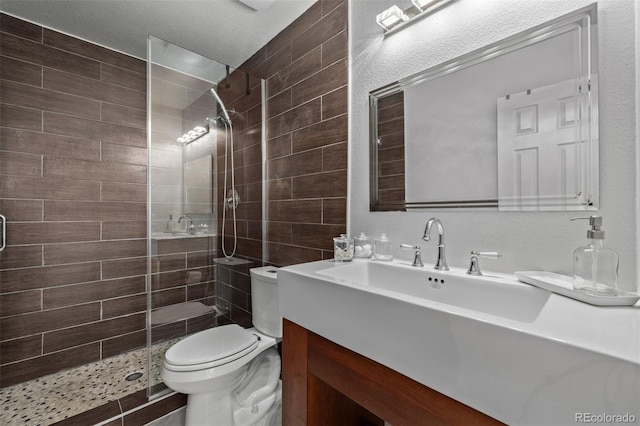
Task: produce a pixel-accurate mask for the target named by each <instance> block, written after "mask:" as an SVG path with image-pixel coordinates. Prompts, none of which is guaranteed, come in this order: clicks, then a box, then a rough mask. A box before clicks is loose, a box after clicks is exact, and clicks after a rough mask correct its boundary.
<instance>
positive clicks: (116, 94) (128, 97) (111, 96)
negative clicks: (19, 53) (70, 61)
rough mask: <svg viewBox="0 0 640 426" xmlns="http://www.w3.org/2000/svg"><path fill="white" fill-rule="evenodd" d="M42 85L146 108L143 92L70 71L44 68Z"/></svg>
mask: <svg viewBox="0 0 640 426" xmlns="http://www.w3.org/2000/svg"><path fill="white" fill-rule="evenodd" d="M43 86H44V88H45V89H51V90H56V91H60V92H62V93H69V94H71V95H78V96H84V97H87V98H89V99H95V100H98V101H103V102H109V103H112V104H116V105H121V106H126V107H131V108H136V109H138V110H143V111H144V110H146V105H147V99H146V95H145V92H141V91H138V90H131V89H127V88H126V87H122V86H116V85H114V84H107V83H103V82H100V81H95V80H94V79H92V78H86V77H81V76H77V75H73V74H71V73H66V72H61V71H57V70H53V69H49V68H45V69H44V73H43Z"/></svg>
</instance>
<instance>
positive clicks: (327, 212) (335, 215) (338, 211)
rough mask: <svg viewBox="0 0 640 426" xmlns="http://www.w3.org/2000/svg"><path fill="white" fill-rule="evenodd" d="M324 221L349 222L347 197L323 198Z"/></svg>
mask: <svg viewBox="0 0 640 426" xmlns="http://www.w3.org/2000/svg"><path fill="white" fill-rule="evenodd" d="M322 223H338V224H346V223H347V199H346V197H342V198H330V199H324V200H322Z"/></svg>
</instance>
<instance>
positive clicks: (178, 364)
mask: <svg viewBox="0 0 640 426" xmlns="http://www.w3.org/2000/svg"><path fill="white" fill-rule="evenodd" d="M259 341H260V338H259V337H258V336H257V335H255V334H254V333H251V332H250V331H247V330H245V329H244V328H242V327H240V326H239V325H237V324H229V325H223V326H221V327H215V328H211V329H208V330H205V331H201V332H198V333H196V334H194V335H191V336H189V337H187V338H186V339H183V340H181V341H180V342H178V343H176V344H175V345H173V346H172V347H171V348H169V350H168V351H167V352H166V353H165V357H164V367H165V368H166V369H168V370H171V371H196V370H204V369H208V368H212V367H216V366H219V365H224V364H228V363H230V362H232V361H235V360H237V359H238V358H242V357H243V356H245V355H247V354H249V353H251V352H253V351H254V350H256V348H257V347H258V343H259Z"/></svg>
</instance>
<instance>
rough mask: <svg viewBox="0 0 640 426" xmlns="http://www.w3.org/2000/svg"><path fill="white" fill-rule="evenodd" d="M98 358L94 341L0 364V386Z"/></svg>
mask: <svg viewBox="0 0 640 426" xmlns="http://www.w3.org/2000/svg"><path fill="white" fill-rule="evenodd" d="M99 359H100V343H98V342H96V343H91V344H88V345H84V346H79V347H77V348H73V349H69V350H66V351H61V352H56V353H53V354H48V355H44V356H40V357H38V358H32V359H29V360H26V361H21V362H18V363H15V364H9V365H3V366H0V377H2V382H0V387H7V386H11V385H15V384H17V383H22V382H26V381H28V380H32V379H36V378H38V377H42V376H45V375H47V374H51V373H55V372H58V371H60V370H64V369H67V368H72V367H77V366H79V365H84V364H88V363H90V362H93V361H98V360H99Z"/></svg>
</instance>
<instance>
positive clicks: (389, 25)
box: [376, 0, 454, 35]
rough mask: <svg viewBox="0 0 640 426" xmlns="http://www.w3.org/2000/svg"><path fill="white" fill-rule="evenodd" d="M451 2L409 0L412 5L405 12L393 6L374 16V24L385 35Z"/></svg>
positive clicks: (447, 0)
mask: <svg viewBox="0 0 640 426" xmlns="http://www.w3.org/2000/svg"><path fill="white" fill-rule="evenodd" d="M451 1H454V0H411V3H413V5H412V6H410V7H409V8H407V9H405V10H402V9H400V8H399V7H398V6H396V5H393V6H391V7H390V8H389V9H387V10H385V11H384V12H382V13H381V14H379V15H378V16H376V22H377V23H378V25H380V26H381V27H382V28H384V33H385V35H386V34H389V33H391V32H392V31H396V30H399V29H400V28H404V27H405V26H406V25H409V24H410V23H412V22H415V21H416V20H418V18H422V17H425V16H427V15H429V14H431V13H433V12H435V11H436V10H437V9H439V8H441V7H442V6H444V5H445V4H447V3H449V2H451Z"/></svg>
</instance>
